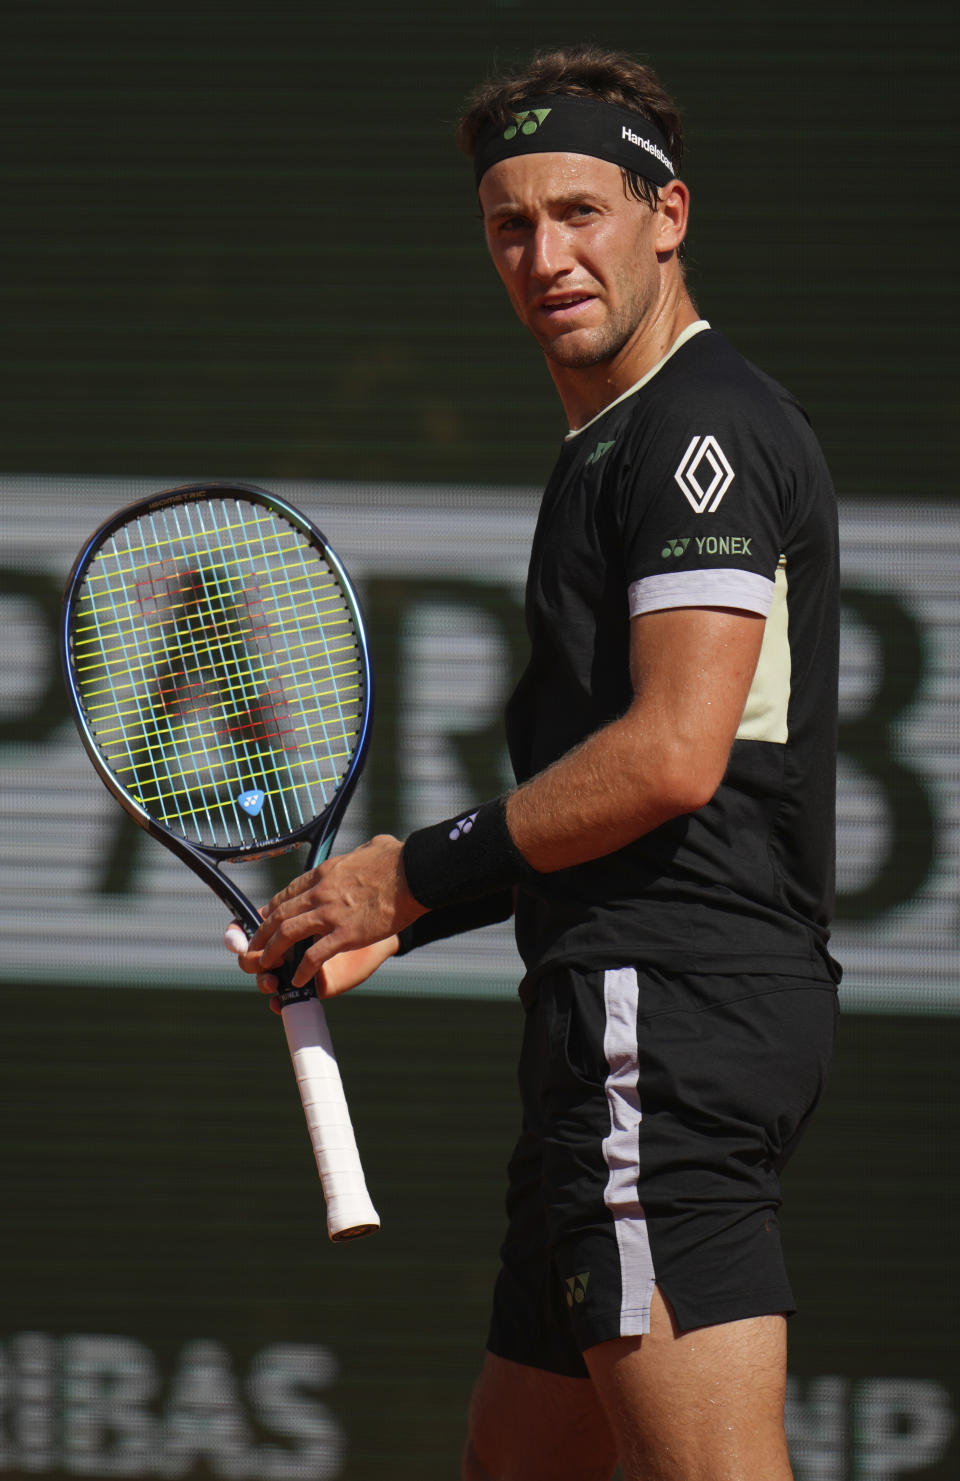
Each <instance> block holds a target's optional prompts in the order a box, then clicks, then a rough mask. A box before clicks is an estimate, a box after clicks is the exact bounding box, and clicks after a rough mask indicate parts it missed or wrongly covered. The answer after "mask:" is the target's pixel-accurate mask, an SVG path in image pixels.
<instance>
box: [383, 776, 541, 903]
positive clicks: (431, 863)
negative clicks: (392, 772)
mask: <svg viewBox="0 0 960 1481" xmlns="http://www.w3.org/2000/svg"><path fill="white" fill-rule="evenodd" d="M403 869H404V873H405V875H406V877H407V887H408V889H409V890H410V893H411V895H412V896H413V898H414V899H415V900H416V901H418V902H419V904H421V905H425V906H426V907H427V909H428V910H436V909H437V907H438V906H440V905H455V904H457V902H458V901H460V900H473V899H476V898H477V896H478V895H492V894H493V893H494V892H495V891H497V890H503V889H506V888H509V886H510V885H514V884H519V883H520V882H521V880H524V879H531V878H533V876H534V875H535V874H536V870H535V869H531V867H530V865H529V864H528V863H527V861H526V859H525V858H524V857H523V855H522V854H521V852H520V850H519V849H518V848H517V845H516V844H515V843H514V841H513V839H512V838H511V836H510V829H509V828H508V827H507V799H506V798H505V797H497V798H495V799H494V801H493V802H485V803H483V805H482V806H481V807H478V808H477V810H476V812H471V813H463V814H462V815H461V816H460V817H459V818H448V820H447V821H446V822H445V823H435V824H434V825H433V827H432V828H420V829H418V831H417V832H416V833H411V834H410V837H409V838H408V839H407V841H406V843H405V844H404V846H403Z"/></svg>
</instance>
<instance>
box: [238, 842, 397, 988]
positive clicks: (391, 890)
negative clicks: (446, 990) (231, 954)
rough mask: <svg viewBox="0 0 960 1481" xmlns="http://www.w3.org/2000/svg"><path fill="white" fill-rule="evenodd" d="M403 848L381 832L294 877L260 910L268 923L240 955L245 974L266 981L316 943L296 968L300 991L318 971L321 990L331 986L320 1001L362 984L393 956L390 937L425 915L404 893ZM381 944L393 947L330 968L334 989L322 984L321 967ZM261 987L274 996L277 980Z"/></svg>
mask: <svg viewBox="0 0 960 1481" xmlns="http://www.w3.org/2000/svg"><path fill="white" fill-rule="evenodd" d="M402 850H403V844H402V843H401V842H400V840H399V839H397V838H392V837H390V836H389V834H380V835H378V836H377V837H376V838H372V839H371V840H370V842H369V843H366V844H364V845H363V847H362V848H358V849H355V850H354V851H353V853H350V854H338V855H337V856H336V857H335V858H333V859H328V860H327V862H326V863H325V864H320V865H319V866H318V867H317V868H316V869H312V870H310V872H309V873H308V874H301V875H300V876H299V878H297V879H295V880H293V881H292V882H291V883H290V884H288V885H287V887H286V889H285V890H281V891H280V893H279V894H278V895H275V896H274V897H273V899H272V900H271V901H270V903H269V905H268V906H267V907H266V909H265V910H264V911H263V917H264V919H263V925H262V926H260V928H259V930H258V931H257V932H256V934H255V935H254V937H253V938H252V940H251V941H250V944H249V946H248V947H247V949H246V951H243V952H241V953H240V956H239V963H240V966H241V968H242V969H243V971H245V972H252V973H255V974H256V975H257V976H258V978H260V979H263V977H264V974H268V973H270V972H271V971H272V970H275V969H276V968H277V967H279V966H280V964H281V963H282V962H283V960H284V958H285V957H286V956H287V954H288V952H289V951H290V950H291V948H292V947H293V946H295V945H296V943H297V942H298V941H309V940H310V939H311V938H316V939H315V940H314V943H313V945H312V946H310V947H309V948H308V949H307V951H306V952H305V953H304V956H303V959H302V961H301V962H300V964H299V966H298V967H297V970H296V973H295V974H294V977H293V984H294V986H295V987H303V986H304V985H305V984H306V983H308V982H310V981H311V980H312V979H314V978H317V977H318V974H320V975H319V980H318V983H317V986H318V989H319V988H320V987H321V986H322V985H326V986H327V992H326V994H323V993H321V996H323V995H327V996H333V995H335V994H336V993H338V992H345V991H347V989H348V988H349V987H353V986H355V985H356V982H358V981H363V980H364V978H365V977H367V976H369V975H370V973H371V972H372V971H374V970H375V969H376V967H378V966H379V965H380V964H381V962H383V961H385V960H386V958H387V956H392V955H393V953H394V952H395V951H396V943H395V941H394V940H393V939H392V938H394V937H395V936H396V935H397V933H398V932H399V931H401V930H402V929H403V927H404V926H408V925H410V923H411V922H412V921H415V920H416V919H417V918H418V917H419V916H421V915H425V914H426V911H425V909H424V907H423V906H422V905H420V904H419V902H418V901H416V900H415V899H414V898H413V896H412V895H411V894H410V891H409V890H408V888H407V882H406V879H405V877H404V873H403V864H402V861H401V854H402ZM377 946H379V947H382V948H387V947H389V949H388V950H387V949H384V951H383V954H382V955H380V956H379V957H378V959H376V960H374V959H373V958H372V957H369V956H366V957H363V958H362V959H360V958H356V959H355V960H354V961H353V962H349V961H346V960H345V961H343V962H341V963H340V966H339V967H331V969H330V973H329V979H330V980H329V984H325V983H324V975H326V974H322V973H321V968H323V966H324V964H325V963H326V962H329V961H331V960H332V959H333V958H334V957H340V956H343V955H344V954H346V955H347V956H350V955H352V954H353V953H355V952H358V951H363V950H364V949H365V948H370V947H377ZM374 956H375V957H376V956H377V953H374ZM368 963H372V964H370V965H369V970H366V971H363V975H362V976H359V977H356V979H355V980H351V979H352V978H353V976H354V973H355V971H357V970H362V969H363V967H364V966H366V965H367V964H368ZM262 990H263V991H265V992H274V991H276V982H275V981H273V982H272V985H267V984H266V983H265V982H264V983H262Z"/></svg>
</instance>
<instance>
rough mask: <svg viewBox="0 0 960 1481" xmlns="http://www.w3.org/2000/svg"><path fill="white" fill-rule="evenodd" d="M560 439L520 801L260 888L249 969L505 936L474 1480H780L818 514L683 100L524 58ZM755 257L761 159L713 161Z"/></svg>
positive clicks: (490, 238)
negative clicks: (691, 283) (304, 945)
mask: <svg viewBox="0 0 960 1481" xmlns="http://www.w3.org/2000/svg"><path fill="white" fill-rule="evenodd" d="M459 138H460V143H461V147H462V148H463V149H464V151H465V152H466V153H467V154H468V155H469V156H470V157H471V158H472V160H473V164H474V169H475V174H476V183H477V189H478V192H479V201H480V207H481V211H482V215H483V222H484V227H485V232H486V241H487V246H488V248H489V252H490V255H491V258H492V260H493V265H494V267H495V268H496V270H497V272H498V273H499V275H500V277H501V279H502V280H503V284H504V286H505V288H506V291H507V293H508V295H509V298H510V301H511V303H512V305H513V307H514V309H515V311H516V314H517V316H518V318H519V319H520V321H521V323H522V324H523V325H524V326H525V328H526V329H528V330H529V331H530V333H531V334H533V336H534V338H535V339H536V340H537V342H538V344H539V345H540V347H541V349H542V351H543V354H544V357H545V360H546V364H547V369H548V370H549V373H550V375H551V376H552V378H553V381H554V384H555V386H556V388H557V393H558V395H559V397H560V400H561V402H562V404H563V408H564V411H565V413H566V417H567V420H568V422H569V428H570V430H569V433H568V435H567V437H566V439H565V441H564V443H563V446H562V449H561V451H560V455H559V458H558V460H557V464H556V468H555V470H554V472H553V475H552V477H551V479H550V482H549V484H548V486H547V489H546V492H545V494H544V498H543V504H542V508H541V512H540V519H539V524H538V526H537V531H536V535H535V537H534V543H533V550H532V555H531V561H530V571H529V579H528V587H527V623H528V627H529V633H530V649H531V651H530V661H529V665H528V667H527V669H526V672H525V673H524V675H523V677H522V679H521V680H520V683H519V685H518V687H517V690H516V692H515V693H514V695H513V697H512V699H511V701H510V705H509V710H508V716H507V729H508V739H509V744H510V750H511V756H512V760H513V765H514V768H515V771H516V777H517V788H516V790H515V791H512V792H511V793H510V794H509V795H508V796H506V797H501V798H496V799H493V800H489V801H482V800H480V799H478V803H477V806H476V807H475V808H474V809H471V810H470V811H469V812H467V813H464V814H463V815H462V816H460V817H459V818H453V819H449V820H447V821H446V822H443V823H441V824H439V825H436V826H433V827H428V828H424V829H422V830H420V831H419V832H416V833H414V834H413V835H411V837H410V838H408V839H407V840H406V842H405V843H403V844H401V843H400V842H399V841H398V840H397V839H393V838H389V837H386V836H381V837H378V838H375V839H373V840H372V841H371V842H370V843H369V844H367V845H365V846H364V847H363V848H361V849H358V850H356V851H355V852H353V853H351V854H347V855H343V856H341V857H339V858H336V859H334V860H332V861H331V862H330V863H328V864H325V865H323V866H322V867H321V868H320V869H318V870H316V871H314V872H313V873H311V874H309V875H306V876H303V877H301V878H300V879H299V880H297V881H295V882H294V884H292V885H291V886H290V887H289V888H288V889H287V890H285V891H283V892H282V893H281V894H280V895H278V896H277V897H276V898H275V899H274V900H273V901H272V902H271V905H270V907H269V908H268V913H267V915H266V919H265V921H264V924H263V926H262V928H261V929H260V931H259V932H258V933H257V935H256V937H255V938H254V940H253V942H252V943H251V947H250V951H249V952H248V953H247V954H246V955H245V956H244V958H243V959H242V963H241V964H242V965H243V966H244V968H245V969H246V970H248V971H254V972H258V973H259V974H260V978H261V986H262V987H263V988H264V989H265V990H270V989H271V988H272V986H273V980H272V978H271V977H270V968H271V967H275V966H276V965H277V964H278V963H279V962H280V960H281V959H282V957H283V956H284V954H285V953H286V952H287V951H288V950H289V949H290V947H291V946H292V945H293V944H294V942H295V941H298V940H304V939H308V938H310V937H314V938H316V944H315V945H313V946H312V947H311V948H310V950H309V951H308V952H307V954H306V956H305V958H304V963H303V965H302V966H301V968H300V971H299V974H298V976H299V978H300V979H301V980H302V979H309V977H310V976H311V975H312V974H319V982H320V986H321V991H323V992H325V993H327V994H332V993H336V992H340V991H343V990H345V989H346V988H348V987H351V986H353V985H354V984H355V983H356V982H357V981H359V980H361V979H362V978H363V977H364V976H366V975H368V974H369V972H370V971H372V970H374V969H375V968H376V966H377V965H379V963H380V962H382V961H383V960H385V959H386V957H388V956H389V955H392V954H393V953H394V952H396V951H397V950H409V949H412V948H413V947H417V946H422V945H424V944H425V943H427V942H428V941H430V940H433V939H437V938H438V937H439V936H442V935H446V934H451V933H453V932H456V931H460V930H464V929H468V928H470V927H471V926H474V925H478V924H481V923H483V922H485V921H490V920H493V919H496V918H503V917H505V916H506V915H508V914H509V913H511V912H514V902H515V922H516V934H517V941H518V944H519V948H520V951H521V954H522V956H523V959H524V963H525V966H526V976H525V978H524V980H523V983H522V985H521V989H520V991H521V996H522V999H523V1003H524V1005H525V1009H526V1031H525V1039H524V1044H523V1049H522V1057H521V1065H520V1084H521V1092H522V1097H523V1127H522V1132H521V1135H520V1139H519V1142H518V1144H517V1148H516V1151H515V1154H514V1157H513V1159H512V1162H511V1166H510V1172H509V1194H508V1219H509V1226H508V1229H507V1233H506V1237H505V1240H504V1245H503V1251H502V1268H501V1271H500V1275H499V1278H498V1281H497V1285H496V1290H495V1295H494V1310H493V1318H492V1323H491V1328H490V1337H489V1344H488V1349H489V1350H488V1352H487V1355H486V1359H485V1363H484V1367H483V1370H482V1373H481V1375H480V1378H479V1382H478V1384H477V1388H476V1391H475V1395H474V1400H473V1405H472V1409H471V1416H470V1428H469V1439H468V1442H467V1449H466V1456H465V1460H464V1471H463V1475H464V1477H465V1478H466V1481H607V1478H609V1477H610V1476H611V1474H612V1472H613V1470H614V1468H615V1466H616V1465H617V1463H618V1462H619V1464H620V1465H621V1467H622V1469H623V1474H624V1476H625V1477H626V1478H628V1481H641V1478H643V1481H654V1478H655V1481H784V1478H788V1477H790V1475H791V1470H790V1462H789V1459H788V1455H787V1447H786V1442H785V1437H784V1428H783V1402H784V1385H785V1374H786V1317H787V1316H788V1314H789V1313H790V1312H791V1311H792V1310H793V1308H794V1298H793V1295H792V1293H791V1289H790V1285H789V1282H788V1279H787V1275H786V1272H785V1268H784V1261H783V1255H782V1252H781V1245H780V1237H779V1233H778V1223H777V1211H778V1208H779V1205H780V1192H779V1173H780V1170H781V1168H782V1167H783V1165H784V1163H785V1162H786V1160H787V1158H788V1157H789V1155H790V1153H791V1152H792V1150H793V1148H794V1147H795V1145H796V1142H797V1139H798V1137H799V1135H800V1133H801V1131H802V1129H803V1127H804V1125H805V1123H806V1121H807V1118H808V1117H809V1115H810V1113H811V1111H812V1109H813V1107H814V1106H815V1104H816V1102H817V1100H818V1098H819V1095H820V1092H821V1088H822V1085H823V1081H824V1076H825V1072H826V1068H827V1064H828V1061H829V1057H830V1053H831V1050H832V1045H833V1038H834V1029H835V1014H836V985H837V982H838V980H839V969H838V968H837V966H836V964H835V963H834V961H833V960H832V958H831V956H830V954H829V951H828V946H827V940H828V919H829V912H830V904H831V894H832V874H833V834H834V768H835V741H834V732H835V722H836V690H837V628H838V616H837V612H838V597H837V538H836V510H835V498H834V494H833V490H832V487H831V482H830V478H829V475H828V473H827V470H826V468H825V466H824V462H823V458H822V456H821V453H820V450H819V448H818V445H817V442H816V440H815V438H814V436H813V434H812V432H811V430H810V427H809V425H808V422H807V419H806V417H805V415H804V413H803V411H802V410H801V408H800V407H799V405H798V404H797V402H796V401H795V400H794V398H793V397H792V396H791V395H790V394H789V393H788V392H787V391H785V390H783V389H782V388H781V387H780V386H779V385H777V384H776V383H775V382H773V381H772V380H770V379H769V378H768V377H767V376H766V375H764V374H763V373H762V372H761V371H760V370H758V369H756V368H754V367H753V366H752V365H750V364H748V363H747V362H746V361H745V360H744V359H743V358H742V357H741V356H740V355H739V354H738V353H737V351H736V350H735V349H734V348H733V347H732V345H730V344H729V343H728V341H727V340H726V339H725V338H724V337H723V335H722V334H720V333H719V332H717V331H716V330H715V329H713V328H711V326H710V324H709V323H708V322H707V321H706V320H705V319H704V318H703V317H702V316H701V315H700V313H699V311H698V309H697V307H696V305H695V304H694V302H693V299H692V298H691V294H690V291H689V289H688V286H687V283H686V279H685V272H684V262H683V245H684V238H685V235H686V230H687V220H688V210H689V191H688V189H687V187H686V185H684V183H683V182H682V180H681V179H680V178H679V172H680V165H681V133H680V123H679V118H678V114H677V109H676V107H675V105H674V104H673V102H672V101H671V100H670V98H669V97H668V96H667V95H666V93H665V92H664V91H663V89H662V87H661V86H660V84H659V82H658V81H657V78H656V77H655V75H654V74H653V73H652V72H651V71H650V70H649V69H648V68H647V67H646V66H642V65H640V64H639V63H637V62H635V61H633V60H631V59H630V58H628V57H625V56H622V55H620V54H608V53H605V52H602V51H601V50H599V49H597V48H593V47H577V48H573V49H570V50H566V51H561V52H554V53H550V54H543V55H540V56H538V57H537V58H535V59H534V61H533V62H532V63H531V64H530V66H529V67H528V68H527V69H526V70H525V71H523V72H522V73H519V74H517V75H515V76H513V77H510V78H507V79H506V80H499V81H497V82H495V83H491V84H488V85H485V86H484V87H482V88H481V89H480V90H479V92H478V93H477V94H476V96H475V98H474V100H473V103H472V105H471V106H470V108H469V111H468V112H467V113H466V115H465V117H464V118H463V120H462V122H461V126H460V135H459ZM734 176H735V178H736V180H737V189H736V191H735V192H733V193H732V194H731V199H733V200H734V201H735V202H736V212H735V223H736V230H737V232H738V234H739V237H740V239H741V241H742V244H743V250H744V253H745V254H747V253H748V251H749V241H750V228H751V218H752V217H753V214H754V213H755V212H760V211H762V209H763V204H762V200H761V199H759V197H758V196H757V194H756V193H755V192H753V191H752V190H751V188H750V183H749V147H748V143H747V142H746V141H744V143H743V145H742V146H741V147H740V148H739V149H738V150H737V158H736V159H732V160H731V178H734Z"/></svg>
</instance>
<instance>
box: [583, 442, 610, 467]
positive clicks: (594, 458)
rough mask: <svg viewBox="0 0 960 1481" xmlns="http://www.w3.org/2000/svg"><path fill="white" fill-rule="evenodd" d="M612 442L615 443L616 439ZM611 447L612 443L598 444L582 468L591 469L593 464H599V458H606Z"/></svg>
mask: <svg viewBox="0 0 960 1481" xmlns="http://www.w3.org/2000/svg"><path fill="white" fill-rule="evenodd" d="M614 441H616V439H614ZM612 447H613V442H598V443H597V445H596V447H595V448H594V449H593V452H592V453H591V454H590V456H589V458H587V460H586V462H585V463H584V465H583V466H584V467H585V468H592V467H593V465H594V463H599V461H600V459H601V458H603V457H606V455H607V453H608V452H609V451H610V449H611V448H612Z"/></svg>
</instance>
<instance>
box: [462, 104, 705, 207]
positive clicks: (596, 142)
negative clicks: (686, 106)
mask: <svg viewBox="0 0 960 1481" xmlns="http://www.w3.org/2000/svg"><path fill="white" fill-rule="evenodd" d="M515 154H590V155H593V156H594V157H595V158H596V159H606V160H609V161H610V163H611V164H614V165H620V166H621V168H622V169H624V170H634V171H635V172H636V173H637V174H638V175H642V176H643V177H644V179H645V180H649V181H650V182H651V184H653V185H669V183H670V181H671V180H673V179H674V178H675V177H676V171H675V170H674V168H673V162H672V160H671V159H670V154H669V151H668V149H667V141H666V140H665V139H664V137H663V134H662V133H661V132H660V130H659V129H658V128H657V127H656V125H655V124H652V123H651V122H650V121H649V119H646V118H644V117H643V115H642V114H640V113H635V112H634V111H633V109H631V108H621V107H620V106H619V104H617V103H604V102H602V101H601V99H600V98H580V97H575V96H573V95H571V94H570V93H552V94H549V95H547V96H546V97H542V98H530V99H528V100H526V101H525V102H523V103H521V104H519V105H518V107H517V109H516V111H515V112H514V113H513V114H512V116H511V119H510V122H509V123H508V124H507V126H506V128H503V127H502V126H501V125H499V124H493V125H489V126H488V127H487V128H485V129H484V130H483V132H482V133H481V135H480V137H479V139H478V140H477V148H476V153H475V154H474V159H473V163H474V170H475V173H476V181H477V184H478V185H479V184H480V181H481V179H482V178H483V176H484V175H485V174H486V172H487V170H489V169H490V166H491V165H496V164H499V163H500V161H501V160H502V159H510V158H512V156H513V155H515Z"/></svg>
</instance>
